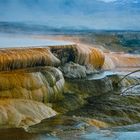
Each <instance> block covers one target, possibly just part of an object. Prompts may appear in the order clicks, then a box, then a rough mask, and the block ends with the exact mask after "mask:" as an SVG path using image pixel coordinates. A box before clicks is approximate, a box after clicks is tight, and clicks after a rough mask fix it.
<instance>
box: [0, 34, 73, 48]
mask: <svg viewBox="0 0 140 140" xmlns="http://www.w3.org/2000/svg"><path fill="white" fill-rule="evenodd" d="M73 44H74V43H73V42H69V41H57V40H51V39H36V38H31V37H29V38H27V37H15V38H14V37H5V36H4V37H2V36H0V48H19V47H47V46H55V45H56V46H59V45H73Z"/></svg>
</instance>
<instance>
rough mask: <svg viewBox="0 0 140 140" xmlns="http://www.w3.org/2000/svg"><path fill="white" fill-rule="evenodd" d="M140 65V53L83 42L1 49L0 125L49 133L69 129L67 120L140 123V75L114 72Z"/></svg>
mask: <svg viewBox="0 0 140 140" xmlns="http://www.w3.org/2000/svg"><path fill="white" fill-rule="evenodd" d="M139 67H140V56H139V55H130V54H125V53H115V52H114V53H113V52H110V51H108V52H103V51H102V50H100V49H97V48H94V47H89V46H87V45H83V44H73V45H63V46H61V45H59V46H50V47H38V48H9V49H8V48H7V49H1V50H0V70H1V72H0V127H1V128H19V127H20V128H21V127H22V128H25V129H26V131H29V132H36V131H39V130H40V129H41V130H40V131H45V132H49V131H53V130H58V129H57V128H56V126H60V125H61V127H62V130H63V129H65V128H63V127H64V126H65V122H67V121H69V122H70V124H71V122H74V123H73V124H71V125H70V129H73V128H75V125H74V124H75V123H77V122H80V124H81V122H84V123H85V124H86V125H88V126H96V127H100V128H106V127H110V126H111V127H112V126H120V125H128V124H134V123H138V122H139V121H140V118H139V116H140V109H139V105H140V104H139V100H140V99H139V96H135V95H139V94H138V92H139V83H140V79H139V77H134V76H128V77H126V78H125V79H123V80H121V79H122V78H123V76H124V75H122V74H121V73H120V74H119V73H112V72H111V71H115V69H122V68H124V69H127V68H139ZM106 71H109V73H108V74H107V73H106ZM132 85H137V87H135V90H133V89H132V88H130V87H131V86H132ZM129 88H130V89H132V90H130V89H129ZM127 89H128V90H127ZM136 93H137V94H136ZM122 95H125V96H122ZM128 95H129V96H128ZM59 116H61V117H59ZM73 116H74V117H73ZM51 117H53V118H51ZM69 117H70V118H69ZM47 118H50V119H47ZM57 118H58V119H57ZM60 118H61V119H60ZM44 119H47V120H46V122H42V123H40V122H41V121H42V120H44ZM56 120H57V121H56ZM53 122H55V123H53ZM38 123H39V124H38ZM51 123H52V124H51ZM35 124H38V125H35ZM32 125H35V126H32ZM73 125H74V127H73ZM29 126H30V127H29ZM67 126H69V123H68V124H67ZM42 129H43V130H42Z"/></svg>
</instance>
